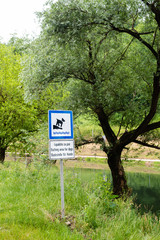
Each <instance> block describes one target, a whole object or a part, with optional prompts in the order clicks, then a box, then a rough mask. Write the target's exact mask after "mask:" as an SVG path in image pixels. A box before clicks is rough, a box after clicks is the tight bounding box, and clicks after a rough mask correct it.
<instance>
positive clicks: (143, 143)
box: [133, 140, 160, 150]
mask: <svg viewBox="0 0 160 240" xmlns="http://www.w3.org/2000/svg"><path fill="white" fill-rule="evenodd" d="M133 142H134V143H137V144H140V145H142V146H145V147H150V148H155V149H159V150H160V147H159V146H156V145H152V144H148V143H146V142H141V141H138V140H134V141H133Z"/></svg>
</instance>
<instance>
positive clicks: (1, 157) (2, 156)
mask: <svg viewBox="0 0 160 240" xmlns="http://www.w3.org/2000/svg"><path fill="white" fill-rule="evenodd" d="M5 153H6V148H3V147H0V163H3V162H4V159H5Z"/></svg>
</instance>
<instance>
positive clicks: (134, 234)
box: [0, 161, 160, 240]
mask: <svg viewBox="0 0 160 240" xmlns="http://www.w3.org/2000/svg"><path fill="white" fill-rule="evenodd" d="M92 174H93V172H92ZM59 175H60V174H59V168H58V167H57V166H53V165H44V164H41V163H38V164H37V163H35V164H32V165H30V167H29V168H26V167H25V164H24V163H19V162H9V161H8V162H6V163H4V165H1V166H0V196H1V201H0V239H2V240H28V239H29V240H31V239H33V240H41V239H42V240H45V239H46V240H50V239H51V240H52V239H53V240H54V239H55V240H57V239H58V240H67V239H68V240H72V239H74V240H81V239H88V240H89V239H94V240H103V239H104V240H111V239H113V240H121V239H122V240H127V239H134V240H139V239H141V240H142V239H147V240H148V239H152V240H158V239H160V233H159V227H160V224H159V220H158V218H155V217H153V216H151V215H149V214H145V215H143V216H141V215H140V214H139V213H138V212H137V211H136V210H135V209H133V205H132V201H131V200H128V201H126V202H124V201H122V200H117V199H114V197H113V196H112V194H111V191H110V183H109V181H108V180H104V179H103V177H102V176H101V175H100V174H98V175H96V174H95V176H94V178H93V176H92V177H91V175H90V173H89V171H88V174H87V175H86V176H85V178H83V181H82V180H81V178H80V177H79V175H78V174H77V173H74V170H71V171H69V170H68V168H64V179H65V186H64V189H65V216H66V218H65V219H64V220H62V219H61V216H60V209H61V201H60V176H59Z"/></svg>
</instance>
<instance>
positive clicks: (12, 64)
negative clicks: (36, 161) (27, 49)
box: [0, 44, 36, 161]
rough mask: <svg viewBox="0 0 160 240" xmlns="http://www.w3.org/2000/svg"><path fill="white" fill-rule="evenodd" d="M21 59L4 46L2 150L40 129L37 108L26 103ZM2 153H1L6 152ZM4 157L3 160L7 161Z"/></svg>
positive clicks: (0, 54)
mask: <svg viewBox="0 0 160 240" xmlns="http://www.w3.org/2000/svg"><path fill="white" fill-rule="evenodd" d="M20 60H21V59H20V56H19V55H18V54H14V52H13V48H12V47H8V46H5V45H2V44H1V45H0V126H1V127H0V149H1V150H2V151H5V150H6V149H7V147H8V146H9V145H10V144H14V143H15V142H17V141H23V140H24V139H25V136H26V135H27V134H28V133H29V132H33V131H35V129H36V109H34V107H33V106H31V105H30V104H27V103H25V102H24V98H23V94H24V92H23V87H22V84H21V82H20V80H19V74H20V71H21V69H22V67H21V64H20ZM2 151H0V152H2ZM3 160H4V159H3V156H1V159H0V161H3Z"/></svg>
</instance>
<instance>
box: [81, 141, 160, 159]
mask: <svg viewBox="0 0 160 240" xmlns="http://www.w3.org/2000/svg"><path fill="white" fill-rule="evenodd" d="M76 155H81V156H95V157H96V156H102V157H106V154H105V153H104V152H103V151H102V150H101V148H100V145H99V144H87V145H84V146H82V147H80V148H79V149H78V150H76ZM122 157H123V158H126V159H127V158H138V159H160V150H158V149H153V148H148V147H144V146H140V145H139V144H136V143H132V144H129V145H128V146H127V148H126V149H124V150H123V153H122Z"/></svg>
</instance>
